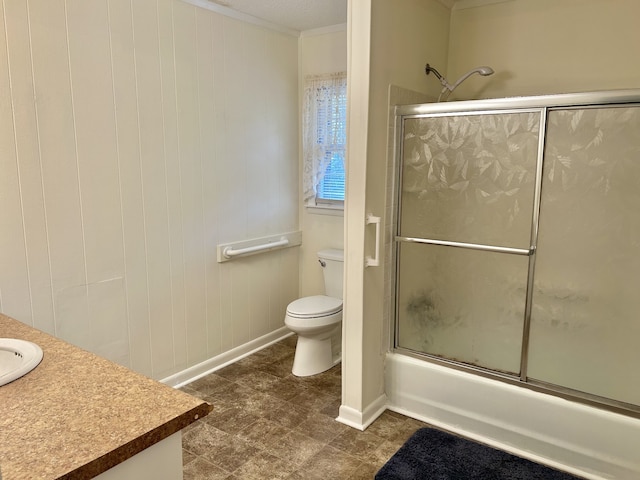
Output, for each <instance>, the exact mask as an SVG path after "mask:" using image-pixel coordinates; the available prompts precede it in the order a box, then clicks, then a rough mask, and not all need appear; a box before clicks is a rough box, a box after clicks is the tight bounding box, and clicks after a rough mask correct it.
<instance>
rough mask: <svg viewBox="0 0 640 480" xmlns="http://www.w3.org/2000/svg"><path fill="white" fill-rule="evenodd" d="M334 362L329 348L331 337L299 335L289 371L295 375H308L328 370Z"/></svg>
mask: <svg viewBox="0 0 640 480" xmlns="http://www.w3.org/2000/svg"><path fill="white" fill-rule="evenodd" d="M338 361H339V360H338ZM336 363H337V361H334V358H333V354H332V350H331V337H328V338H324V339H317V338H312V337H311V338H310V337H301V336H299V337H298V343H297V345H296V353H295V356H294V358H293V368H292V369H291V373H293V374H294V375H295V376H296V377H309V376H311V375H317V374H318V373H322V372H325V371H327V370H329V369H330V368H331V367H333V366H334V365H335V364H336Z"/></svg>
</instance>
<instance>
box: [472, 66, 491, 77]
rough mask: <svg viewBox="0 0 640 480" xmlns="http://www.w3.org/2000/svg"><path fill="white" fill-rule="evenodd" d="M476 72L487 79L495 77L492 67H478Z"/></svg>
mask: <svg viewBox="0 0 640 480" xmlns="http://www.w3.org/2000/svg"><path fill="white" fill-rule="evenodd" d="M475 71H476V72H478V73H479V74H480V75H482V76H484V77H486V76H488V75H493V73H494V72H493V68H491V67H478V68H476V69H475Z"/></svg>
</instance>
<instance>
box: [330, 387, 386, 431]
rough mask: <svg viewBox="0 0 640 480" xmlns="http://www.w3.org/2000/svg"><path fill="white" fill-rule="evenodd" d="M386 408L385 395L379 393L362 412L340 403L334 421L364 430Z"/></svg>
mask: <svg viewBox="0 0 640 480" xmlns="http://www.w3.org/2000/svg"><path fill="white" fill-rule="evenodd" d="M386 409H387V396H386V395H384V394H383V395H380V396H379V397H378V398H376V399H375V400H374V401H373V402H371V403H370V404H369V405H368V406H367V407H366V408H365V409H364V410H363V411H362V412H361V411H359V410H356V409H355V408H352V407H349V406H347V405H341V406H340V411H339V413H338V418H336V421H338V422H340V423H344V424H345V425H348V426H350V427H353V428H357V429H358V430H361V431H364V430H366V428H367V427H368V426H369V425H371V424H372V423H373V422H374V421H375V419H376V418H378V417H379V416H380V415H382V413H383V412H384V411H385V410H386Z"/></svg>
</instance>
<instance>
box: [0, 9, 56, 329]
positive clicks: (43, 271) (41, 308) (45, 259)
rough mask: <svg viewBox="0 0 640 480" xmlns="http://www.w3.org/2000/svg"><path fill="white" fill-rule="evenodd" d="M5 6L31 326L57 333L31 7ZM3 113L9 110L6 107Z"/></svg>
mask: <svg viewBox="0 0 640 480" xmlns="http://www.w3.org/2000/svg"><path fill="white" fill-rule="evenodd" d="M5 4H6V5H5V8H6V9H5V16H6V18H7V21H6V25H7V32H6V39H7V42H8V45H9V48H8V49H7V52H8V53H9V64H10V68H8V69H7V70H4V69H3V71H8V72H9V75H10V78H11V90H10V91H11V97H12V98H13V109H12V110H13V119H14V122H15V123H14V127H15V128H14V133H15V144H16V147H15V148H16V154H17V160H18V165H19V172H20V179H19V180H20V192H21V202H22V215H23V222H24V242H25V250H26V254H27V265H28V279H29V288H30V291H31V292H32V293H31V308H32V312H33V326H35V327H37V328H40V329H42V330H45V331H46V332H49V333H54V331H55V326H54V319H53V294H52V290H51V271H50V269H49V267H50V263H49V248H48V243H47V230H46V210H45V202H44V196H43V188H42V169H41V165H40V151H39V144H38V124H37V115H36V107H35V104H34V102H33V96H34V85H33V74H32V63H31V40H30V36H29V12H28V10H27V5H26V4H24V3H22V2H5ZM7 91H8V90H7ZM2 111H3V112H5V110H4V109H3V110H2ZM7 145H10V143H9V144H7ZM13 235H15V232H14V234H13ZM24 306H25V307H26V306H28V305H27V304H25V305H24Z"/></svg>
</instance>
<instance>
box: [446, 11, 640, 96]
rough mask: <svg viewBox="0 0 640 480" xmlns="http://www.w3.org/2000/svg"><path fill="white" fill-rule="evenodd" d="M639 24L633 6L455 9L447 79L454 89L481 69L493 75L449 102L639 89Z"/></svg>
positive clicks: (464, 87)
mask: <svg viewBox="0 0 640 480" xmlns="http://www.w3.org/2000/svg"><path fill="white" fill-rule="evenodd" d="M467 3H468V2H467ZM464 5H465V2H461V3H460V5H459V7H463V6H464ZM638 18H640V2H638V1H637V0H613V1H611V0H563V1H561V2H559V1H557V0H509V1H506V2H501V3H495V4H488V5H484V6H479V7H474V8H454V10H453V12H452V16H451V35H450V43H449V62H448V71H447V78H448V79H449V80H450V81H455V79H457V78H458V77H459V76H460V75H463V74H464V73H465V72H467V71H469V70H471V69H472V68H474V67H476V66H479V65H490V66H492V67H493V69H494V70H495V71H496V73H495V74H494V75H493V76H491V77H481V76H479V75H475V76H473V77H471V78H469V79H468V80H467V81H465V82H464V83H463V84H462V85H461V86H460V87H459V88H458V89H456V91H455V92H454V94H453V95H452V96H451V99H452V100H454V99H456V98H458V99H468V98H490V97H504V96H514V95H540V94H550V93H566V92H582V91H592V90H608V89H617V88H638V87H640V62H638V46H639V45H640V29H639V28H638V22H637V21H638Z"/></svg>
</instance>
